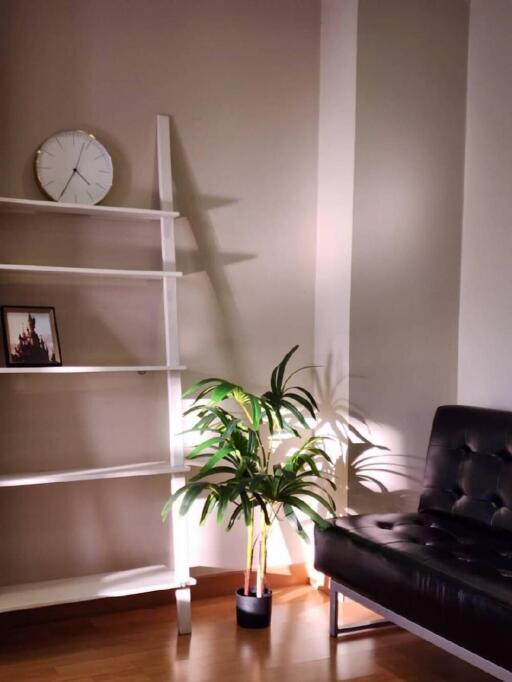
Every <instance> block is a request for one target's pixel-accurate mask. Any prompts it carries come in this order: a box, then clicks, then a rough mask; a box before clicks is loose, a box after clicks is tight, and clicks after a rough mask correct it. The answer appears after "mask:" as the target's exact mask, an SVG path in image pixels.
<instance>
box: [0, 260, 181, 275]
mask: <svg viewBox="0 0 512 682" xmlns="http://www.w3.org/2000/svg"><path fill="white" fill-rule="evenodd" d="M2 270H3V271H5V272H42V273H57V274H64V275H93V276H95V277H133V278H138V279H164V278H166V277H181V276H182V273H181V272H175V271H174V270H120V269H118V268H70V267H67V266H60V265H16V264H14V263H0V271H2Z"/></svg>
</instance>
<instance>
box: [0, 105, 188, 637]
mask: <svg viewBox="0 0 512 682" xmlns="http://www.w3.org/2000/svg"><path fill="white" fill-rule="evenodd" d="M157 155H158V186H159V187H158V188H159V197H160V210H152V209H139V208H123V207H114V206H85V205H80V204H65V203H54V202H51V201H38V200H32V199H14V198H10V197H0V211H2V212H5V211H9V212H23V213H27V212H29V213H35V214H37V213H56V214H71V215H85V216H89V217H91V218H94V217H103V218H109V219H113V220H121V221H124V220H136V221H140V222H144V221H148V222H152V223H153V224H154V222H155V221H158V222H159V223H160V241H161V255H162V267H161V270H150V271H142V270H115V269H105V268H75V267H61V266H42V265H15V264H10V263H0V272H2V271H5V272H14V273H20V272H21V273H27V272H29V273H30V272H34V273H42V274H45V273H53V274H61V275H69V276H84V275H86V276H95V277H125V278H140V279H158V280H161V283H162V293H163V315H164V329H165V365H140V366H121V365H119V366H105V367H102V366H99V367H87V366H75V367H72V366H69V367H65V366H64V367H0V375H9V374H37V373H43V374H68V373H77V374H78V373H95V372H139V373H141V374H143V373H145V372H164V373H165V374H166V377H167V403H168V416H169V439H168V446H169V456H168V459H167V461H158V462H139V463H136V464H128V465H121V466H112V467H100V468H96V469H94V468H93V469H91V468H89V469H68V470H61V471H48V472H33V473H26V474H13V475H0V488H5V487H18V486H34V485H46V484H56V483H59V484H62V483H66V482H76V481H88V480H97V479H112V478H125V477H133V476H163V475H165V476H168V477H169V479H170V492H174V491H175V490H177V489H178V488H179V487H181V486H182V485H183V484H184V483H185V474H186V472H187V471H188V470H189V467H187V466H185V463H184V449H183V441H182V437H181V435H180V434H181V432H182V431H183V428H182V409H181V393H182V390H181V374H180V373H181V371H182V370H184V369H185V367H183V365H181V364H180V357H179V334H178V314H177V290H176V287H177V282H178V278H179V277H180V276H181V273H180V272H177V270H176V250H175V241H174V227H175V225H174V220H175V218H176V217H178V213H176V212H175V211H174V210H173V196H172V172H171V152H170V128H169V117H168V116H164V115H159V116H157ZM164 502H165V500H162V505H163V503H164ZM170 519H171V521H170V525H171V535H172V542H170V543H169V557H168V566H161V565H157V566H145V567H135V568H133V569H131V570H128V571H121V572H119V571H117V572H113V573H102V574H96V575H88V576H82V577H77V578H63V579H61V580H51V581H46V582H39V583H29V584H20V585H9V586H7V587H0V613H2V612H7V611H16V610H22V609H29V608H36V607H42V606H50V605H56V604H65V603H70V602H77V601H87V600H91V599H98V598H102V597H115V596H122V595H130V594H139V593H142V592H152V591H156V590H169V589H172V590H174V591H175V596H176V605H177V612H178V630H179V632H180V634H186V633H190V631H191V608H190V586H191V585H194V584H195V582H196V581H195V580H194V578H191V576H190V566H189V559H188V547H187V529H186V520H185V519H184V518H183V517H181V516H180V515H179V514H178V513H177V510H175V509H173V510H172V513H171V517H170ZM164 528H168V526H164ZM171 566H172V569H171V568H170V567H171Z"/></svg>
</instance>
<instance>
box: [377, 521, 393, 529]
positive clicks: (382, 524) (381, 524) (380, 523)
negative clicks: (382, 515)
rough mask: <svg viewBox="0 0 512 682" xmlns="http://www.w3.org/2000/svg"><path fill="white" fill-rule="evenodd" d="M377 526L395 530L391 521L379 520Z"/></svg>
mask: <svg viewBox="0 0 512 682" xmlns="http://www.w3.org/2000/svg"><path fill="white" fill-rule="evenodd" d="M376 525H377V528H382V530H393V526H394V524H393V523H390V522H389V521H377V523H376Z"/></svg>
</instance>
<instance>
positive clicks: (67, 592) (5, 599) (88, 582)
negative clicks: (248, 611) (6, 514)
mask: <svg viewBox="0 0 512 682" xmlns="http://www.w3.org/2000/svg"><path fill="white" fill-rule="evenodd" d="M195 584H196V580H195V579H194V578H188V579H187V580H186V581H183V580H180V579H178V578H177V576H176V574H175V573H174V572H173V571H170V570H169V569H168V568H167V567H166V566H162V565H158V566H145V567H143V568H135V569H132V570H130V571H117V572H114V573H99V574H96V575H86V576H82V577H80V578H64V579H62V580H48V581H45V582H39V583H27V584H25V585H8V586H6V587H0V613H5V612H7V611H19V610H23V609H35V608H39V607H42V606H55V605H57V604H72V603H77V602H82V601H90V600H92V599H106V598H109V597H125V596H128V595H131V594H142V593H144V592H158V591H159V590H172V589H179V588H182V587H190V586H191V585H195Z"/></svg>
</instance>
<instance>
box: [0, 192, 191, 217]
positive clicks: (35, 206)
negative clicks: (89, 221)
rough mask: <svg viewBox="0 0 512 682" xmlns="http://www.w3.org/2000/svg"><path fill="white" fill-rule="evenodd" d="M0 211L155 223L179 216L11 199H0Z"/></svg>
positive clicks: (140, 210)
mask: <svg viewBox="0 0 512 682" xmlns="http://www.w3.org/2000/svg"><path fill="white" fill-rule="evenodd" d="M0 210H1V211H17V212H22V213H63V214H71V215H88V216H96V217H98V218H99V217H104V218H113V219H117V220H139V221H155V220H160V219H161V218H177V217H178V216H179V213H176V212H175V211H159V210H154V209H149V208H125V207H122V206H89V205H87V204H67V203H61V202H56V201H41V200H39V199H14V198H12V197H0Z"/></svg>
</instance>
